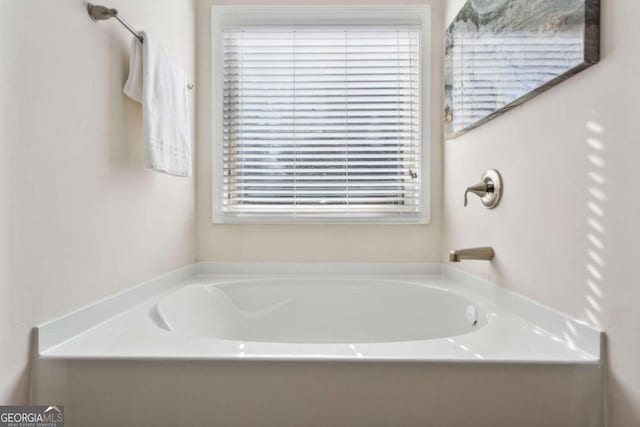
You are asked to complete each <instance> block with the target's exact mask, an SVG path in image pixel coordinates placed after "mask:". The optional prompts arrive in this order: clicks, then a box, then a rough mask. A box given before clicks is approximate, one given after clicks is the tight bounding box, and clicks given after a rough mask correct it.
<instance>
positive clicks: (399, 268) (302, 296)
mask: <svg viewBox="0 0 640 427" xmlns="http://www.w3.org/2000/svg"><path fill="white" fill-rule="evenodd" d="M489 289H492V290H491V291H489ZM536 307H537V308H536ZM534 308H536V309H534ZM468 311H470V312H473V313H477V314H475V315H476V316H477V322H476V324H475V325H473V324H471V323H472V322H470V321H469V319H467V312H468ZM365 318H366V320H365ZM538 319H546V320H545V321H544V323H543V325H538V324H537V321H538ZM300 325H305V327H304V328H302V327H301V326H300ZM114 331H117V333H115V334H114ZM258 331H259V332H258ZM305 331H306V333H307V334H308V335H307V336H305ZM37 332H38V356H39V357H41V358H43V359H47V358H63V359H64V358H70V359H83V358H88V359H92V358H132V359H205V360H220V359H228V360H233V359H239V358H241V359H258V360H263V359H267V360H363V359H368V360H398V361H403V360H405V361H406V360H413V361H436V360H440V361H465V360H467V361H469V360H479V361H487V362H491V361H496V362H497V361H500V362H540V363H548V362H562V363H596V364H597V363H599V361H600V335H599V332H597V331H594V330H592V329H590V328H588V327H587V326H585V325H583V324H582V323H579V322H576V321H573V320H571V319H568V318H565V317H564V316H562V315H561V314H559V313H552V312H550V311H549V309H547V308H544V307H541V306H539V305H537V304H536V303H535V302H533V301H528V300H526V299H524V298H522V297H519V296H516V295H512V294H509V293H508V292H507V291H504V290H502V289H499V288H497V287H495V286H492V285H491V284H490V283H488V282H482V281H481V280H478V279H475V278H473V277H471V276H466V275H464V274H463V273H460V272H458V271H457V270H454V269H452V268H450V267H442V266H440V265H439V264H410V265H406V264H389V265H384V264H375V265H369V264H346V265H331V264H302V263H301V264H293V265H292V264H254V265H252V264H235V265H234V264H215V263H204V264H198V265H194V266H191V267H185V268H183V269H180V270H177V271H175V272H172V273H169V274H167V275H165V276H162V277H160V278H159V279H157V280H152V281H149V282H146V283H144V284H141V285H139V286H136V287H134V288H132V289H131V290H129V291H126V292H123V293H120V294H117V295H115V296H114V297H112V298H108V299H106V300H103V301H100V302H98V303H96V304H94V305H91V306H89V307H86V308H83V309H81V310H78V311H76V312H74V313H72V314H70V315H68V316H65V317H62V318H60V319H57V320H54V321H52V322H49V323H46V324H44V325H41V326H39V327H38V328H37Z"/></svg>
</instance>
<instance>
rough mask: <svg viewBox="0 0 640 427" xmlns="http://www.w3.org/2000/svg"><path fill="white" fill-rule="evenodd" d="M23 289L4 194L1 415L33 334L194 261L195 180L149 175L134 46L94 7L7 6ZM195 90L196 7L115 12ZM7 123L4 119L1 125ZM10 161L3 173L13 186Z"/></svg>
mask: <svg viewBox="0 0 640 427" xmlns="http://www.w3.org/2000/svg"><path fill="white" fill-rule="evenodd" d="M1 1H2V3H1V4H2V9H1V11H2V13H1V15H2V17H3V19H4V21H5V22H3V23H2V25H0V38H1V39H3V41H4V45H3V47H4V49H6V50H7V52H5V51H4V50H3V51H2V58H3V61H2V66H3V67H4V71H5V72H6V73H7V75H5V74H3V75H2V76H1V78H0V82H2V84H4V85H6V86H8V87H2V89H3V91H2V97H1V101H0V103H2V104H0V105H3V107H4V108H5V109H6V112H5V114H7V116H5V118H6V120H7V123H8V126H7V127H5V126H3V127H2V129H1V131H3V132H8V135H7V136H5V135H2V142H3V146H4V144H5V143H6V142H7V140H8V142H9V143H10V144H11V150H10V156H11V157H10V159H11V172H10V178H11V199H10V201H11V209H10V214H11V217H10V218H11V258H12V261H11V281H10V282H8V281H7V274H6V267H7V263H6V252H7V251H6V233H4V231H6V227H5V224H6V215H5V213H6V200H7V196H6V192H7V185H6V182H7V181H6V179H2V180H1V185H0V227H1V229H2V231H3V232H2V233H1V234H0V235H1V236H2V239H1V240H0V298H1V299H0V322H1V326H0V372H2V375H0V381H1V383H0V403H8V402H25V401H26V400H27V384H28V382H27V376H28V375H27V365H28V364H27V360H28V359H27V357H28V333H29V330H30V327H31V326H33V325H34V324H37V323H39V322H42V321H44V320H48V319H51V318H52V317H55V316H57V315H60V314H63V313H65V312H68V311H70V310H72V309H76V308H78V307H79V306H81V305H83V304H86V303H88V302H91V301H94V300H96V299H98V298H100V297H103V296H105V295H107V294H110V293H113V292H115V291H118V290H120V289H123V288H125V287H128V286H130V285H133V284H135V283H137V282H140V281H142V280H145V279H148V278H150V277H153V276H156V275H158V274H161V273H163V272H166V271H169V270H172V269H175V268H177V267H180V266H183V265H185V264H189V263H191V262H193V261H194V260H195V212H194V206H195V201H194V197H195V189H194V184H195V183H194V181H195V180H194V179H192V178H190V179H183V178H175V177H169V176H166V175H162V174H159V173H155V172H151V171H148V170H145V169H144V168H143V161H142V147H141V126H142V124H141V108H140V106H139V105H138V104H135V103H133V102H132V101H130V100H128V98H126V97H125V96H124V95H123V94H122V85H123V83H124V81H125V79H126V73H127V70H128V56H129V54H128V52H129V43H130V38H131V36H130V35H129V34H128V33H127V32H126V31H125V30H124V29H123V28H122V27H121V26H120V25H118V24H117V23H116V22H100V23H93V22H92V21H91V20H90V19H89V17H88V16H87V13H86V5H85V2H84V1H82V0H56V1H51V0H1ZM108 4H109V5H111V6H112V7H116V8H118V9H120V10H121V12H122V14H123V16H124V17H125V18H126V19H127V20H129V21H130V22H131V23H132V24H133V25H134V26H136V27H137V28H140V29H145V30H148V31H149V32H150V33H151V34H153V35H155V37H156V38H157V39H158V41H159V42H160V43H161V44H162V45H163V46H164V47H165V50H166V51H167V52H168V53H169V54H170V55H171V56H172V57H173V58H174V59H175V60H176V62H177V63H179V64H181V65H182V66H183V67H184V68H185V69H186V70H188V73H189V75H190V76H191V77H190V78H191V79H193V78H194V63H195V59H194V58H195V56H194V48H195V40H194V38H195V34H194V15H193V4H192V1H191V0H162V1H158V0H135V1H130V0H129V1H127V0H109V1H108ZM3 116H4V114H3ZM5 163H6V150H0V170H1V171H2V174H3V178H6V171H7V169H6V168H5V167H4V166H5Z"/></svg>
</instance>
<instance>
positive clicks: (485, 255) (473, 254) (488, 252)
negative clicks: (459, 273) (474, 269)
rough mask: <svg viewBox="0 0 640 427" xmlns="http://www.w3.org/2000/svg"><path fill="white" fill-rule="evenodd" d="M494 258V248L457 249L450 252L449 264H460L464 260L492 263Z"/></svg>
mask: <svg viewBox="0 0 640 427" xmlns="http://www.w3.org/2000/svg"><path fill="white" fill-rule="evenodd" d="M494 257H495V251H494V250H493V248H492V247H489V246H485V247H480V248H468V249H456V250H454V251H451V252H449V262H460V261H462V260H463V259H474V260H482V261H491V260H492V259H493V258H494Z"/></svg>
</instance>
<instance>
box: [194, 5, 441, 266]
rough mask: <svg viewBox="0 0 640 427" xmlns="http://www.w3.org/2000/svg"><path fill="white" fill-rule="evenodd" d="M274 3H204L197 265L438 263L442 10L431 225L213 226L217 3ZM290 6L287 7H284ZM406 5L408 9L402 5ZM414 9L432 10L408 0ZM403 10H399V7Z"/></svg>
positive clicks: (436, 16)
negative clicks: (213, 12) (213, 9)
mask: <svg viewBox="0 0 640 427" xmlns="http://www.w3.org/2000/svg"><path fill="white" fill-rule="evenodd" d="M213 3H216V4H250V3H253V4H274V1H273V0H267V1H253V2H251V1H239V0H237V1H234V0H227V1H215V0H214V1H212V0H198V2H197V17H198V18H197V30H198V36H197V38H198V52H197V56H198V84H199V86H200V90H199V91H198V93H199V97H198V104H197V110H198V130H197V131H198V158H197V193H198V194H197V222H198V239H197V240H198V259H199V260H201V261H335V262H355V261H382V262H392V261H437V260H438V259H439V257H440V247H441V229H442V224H441V217H442V215H441V205H442V203H441V199H442V193H441V187H442V185H441V167H440V165H441V164H442V159H441V145H440V144H439V141H440V140H441V139H442V130H441V126H440V123H441V119H440V110H441V108H440V105H441V103H442V102H441V99H442V84H441V81H442V71H441V70H442V62H441V57H442V47H441V46H442V38H441V34H442V27H441V16H442V9H441V7H440V1H439V0H436V1H435V2H432V3H434V4H433V6H432V19H433V34H434V37H433V40H432V51H433V58H434V61H433V64H432V79H431V80H432V82H431V85H432V91H433V96H432V98H431V110H432V112H433V117H432V119H431V121H432V129H431V132H430V137H431V141H432V144H431V165H430V166H431V191H432V198H431V224H430V225H246V224H243V225H240V224H233V225H230V224H225V225H220V224H215V225H214V224H212V222H211V200H212V195H211V191H212V187H211V173H212V171H211V144H212V131H213V129H212V128H211V119H210V114H211V96H210V94H211V84H210V79H211V67H210V62H211V54H210V50H211V42H210V6H211V4H213ZM278 3H280V4H287V2H286V1H284V2H283V1H280V2H278ZM288 3H289V4H304V3H306V4H328V3H332V4H358V3H361V4H373V3H382V4H389V1H388V0H377V1H370V0H366V1H357V0H356V1H354V0H349V1H347V2H343V1H339V0H332V1H330V2H328V1H323V2H319V1H313V0H305V1H289V2H288ZM403 3H404V2H403ZM407 3H414V4H415V3H429V2H428V1H409V2H407ZM398 4H400V3H398Z"/></svg>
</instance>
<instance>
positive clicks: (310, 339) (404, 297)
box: [156, 278, 487, 343]
mask: <svg viewBox="0 0 640 427" xmlns="http://www.w3.org/2000/svg"><path fill="white" fill-rule="evenodd" d="M156 310H157V314H158V315H159V317H160V319H161V320H162V322H163V323H164V324H165V326H166V328H168V329H169V330H170V331H172V332H174V333H180V334H188V335H194V336H201V337H208V338H217V339H226V340H237V341H258V342H289V343H365V342H396V341H414V340H427V339H435V338H443V337H450V336H456V335H461V334H466V333H470V332H473V331H474V330H476V329H478V328H481V327H482V326H484V325H485V324H486V321H487V320H486V315H485V314H484V312H483V310H481V308H480V307H478V306H477V305H476V304H474V303H473V302H472V301H470V300H468V299H467V298H465V297H463V296H461V295H458V294H456V293H454V292H451V291H449V290H446V289H443V288H438V287H435V286H426V285H419V284H412V283H410V282H403V281H396V280H379V279H372V280H366V279H337V278H336V279H313V278H304V279H294V278H277V279H259V280H243V281H234V282H226V283H220V284H193V285H190V286H186V287H184V288H181V289H179V290H177V291H175V292H173V293H171V294H169V295H167V296H165V297H163V298H161V299H160V301H159V302H158V303H157V305H156ZM469 311H471V312H472V313H476V314H477V315H476V316H468V314H469Z"/></svg>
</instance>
